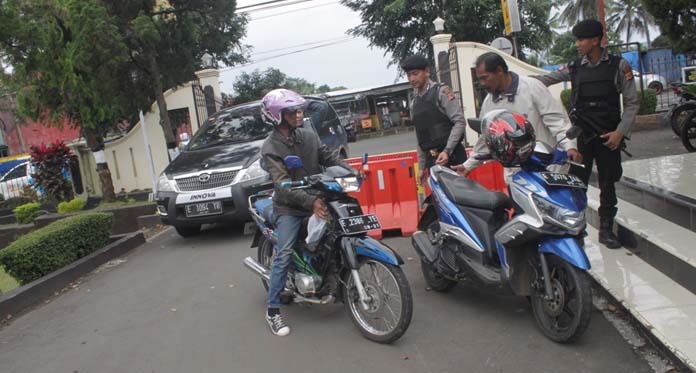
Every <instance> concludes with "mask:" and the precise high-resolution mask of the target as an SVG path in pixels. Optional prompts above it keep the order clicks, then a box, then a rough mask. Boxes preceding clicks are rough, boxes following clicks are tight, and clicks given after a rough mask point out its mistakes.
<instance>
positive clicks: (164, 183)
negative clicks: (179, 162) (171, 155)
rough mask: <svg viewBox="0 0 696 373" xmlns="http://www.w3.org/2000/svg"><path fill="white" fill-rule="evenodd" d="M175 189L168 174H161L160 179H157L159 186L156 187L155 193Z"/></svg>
mask: <svg viewBox="0 0 696 373" xmlns="http://www.w3.org/2000/svg"><path fill="white" fill-rule="evenodd" d="M173 191H174V185H172V181H171V180H169V178H167V175H165V174H164V173H163V174H161V175H160V177H159V179H157V187H156V188H155V193H156V192H173Z"/></svg>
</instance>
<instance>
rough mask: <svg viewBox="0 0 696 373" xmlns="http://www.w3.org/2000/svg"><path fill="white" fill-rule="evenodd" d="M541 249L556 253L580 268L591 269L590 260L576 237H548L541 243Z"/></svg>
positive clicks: (548, 252)
mask: <svg viewBox="0 0 696 373" xmlns="http://www.w3.org/2000/svg"><path fill="white" fill-rule="evenodd" d="M539 251H541V252H542V253H547V254H553V255H556V256H557V257H559V258H561V259H563V260H565V261H566V262H568V263H570V264H572V265H573V266H575V267H577V268H579V269H582V270H588V269H590V260H589V259H587V255H586V254H585V251H584V250H583V249H582V248H581V247H580V245H578V242H577V241H576V240H575V239H574V238H570V237H564V238H547V239H545V240H543V241H541V243H540V244H539Z"/></svg>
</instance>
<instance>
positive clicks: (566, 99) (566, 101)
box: [561, 89, 573, 113]
mask: <svg viewBox="0 0 696 373" xmlns="http://www.w3.org/2000/svg"><path fill="white" fill-rule="evenodd" d="M572 92H573V90H572V89H564V90H562V91H561V102H562V103H563V106H564V107H565V109H566V111H567V112H568V113H570V98H571V97H572Z"/></svg>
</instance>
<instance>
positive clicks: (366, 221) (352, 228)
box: [338, 214, 382, 233]
mask: <svg viewBox="0 0 696 373" xmlns="http://www.w3.org/2000/svg"><path fill="white" fill-rule="evenodd" d="M338 223H339V224H340V225H341V228H342V229H343V232H345V233H362V232H367V231H370V230H373V229H380V228H382V226H381V225H380V224H379V220H378V219H377V216H376V215H374V214H369V215H360V216H351V217H349V218H340V219H338Z"/></svg>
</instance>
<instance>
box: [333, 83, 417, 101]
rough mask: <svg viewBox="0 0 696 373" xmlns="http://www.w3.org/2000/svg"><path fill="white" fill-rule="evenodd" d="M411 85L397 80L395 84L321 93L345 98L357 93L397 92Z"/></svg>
mask: <svg viewBox="0 0 696 373" xmlns="http://www.w3.org/2000/svg"><path fill="white" fill-rule="evenodd" d="M410 88H411V85H410V84H409V83H408V82H399V83H396V84H390V85H383V86H374V87H366V88H356V89H342V90H339V91H332V92H326V93H324V94H323V96H325V97H326V98H328V99H335V98H339V97H340V98H345V97H344V96H355V95H357V94H360V93H362V94H366V95H384V94H388V93H392V92H398V91H403V90H407V89H410Z"/></svg>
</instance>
